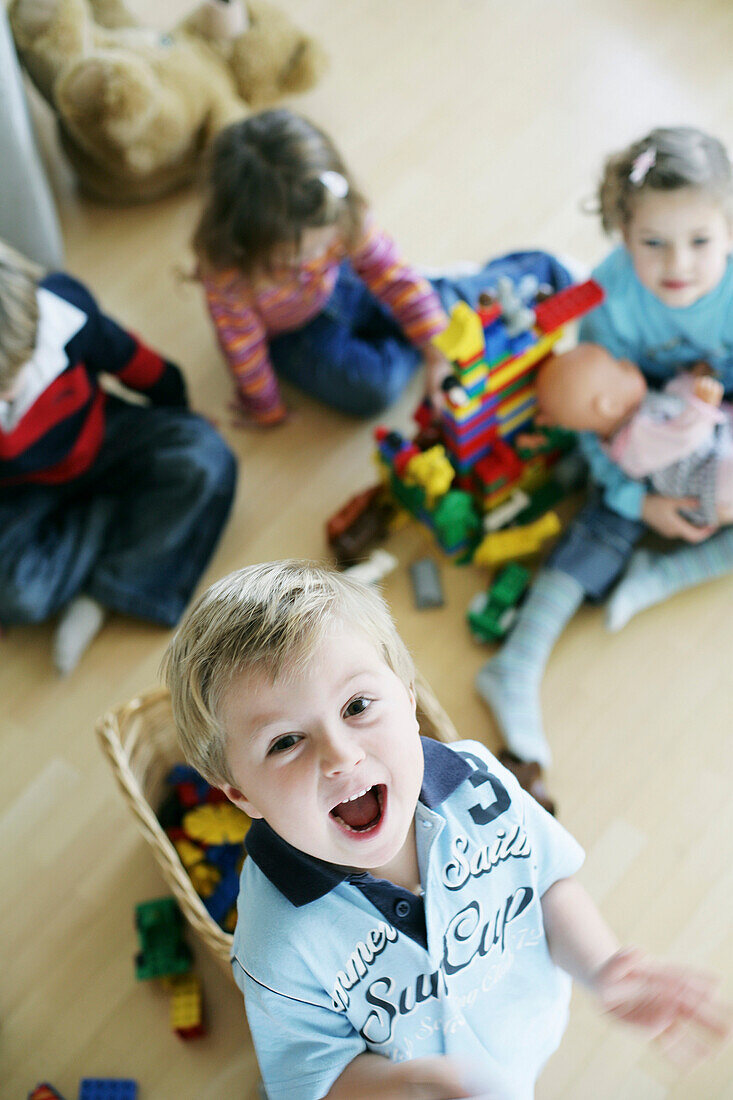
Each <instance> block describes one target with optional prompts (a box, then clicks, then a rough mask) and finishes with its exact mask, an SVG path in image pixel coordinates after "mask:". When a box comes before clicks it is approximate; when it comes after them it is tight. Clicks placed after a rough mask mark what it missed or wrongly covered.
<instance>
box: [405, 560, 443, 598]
mask: <svg viewBox="0 0 733 1100" xmlns="http://www.w3.org/2000/svg"><path fill="white" fill-rule="evenodd" d="M410 579H411V581H412V591H413V594H414V596H415V606H416V607H417V608H419V609H420V610H421V611H424V610H425V609H426V608H429V607H442V606H443V586H442V584H441V583H440V573H439V572H438V566H437V565H436V564H435V562H434V561H433V559H432V558H420V559H419V560H418V561H414V562H413V563H412V564H411V565H410Z"/></svg>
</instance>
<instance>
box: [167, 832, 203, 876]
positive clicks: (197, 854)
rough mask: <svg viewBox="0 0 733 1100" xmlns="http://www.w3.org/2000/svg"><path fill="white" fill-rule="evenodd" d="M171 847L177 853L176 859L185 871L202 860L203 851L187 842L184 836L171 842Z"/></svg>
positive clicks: (189, 841) (191, 842)
mask: <svg viewBox="0 0 733 1100" xmlns="http://www.w3.org/2000/svg"><path fill="white" fill-rule="evenodd" d="M173 847H174V848H175V850H176V851H177V852H178V858H179V859H180V861H181V863H182V864H183V866H184V867H185V868H186V870H187V871H190V870H191V868H192V867H193V866H194V865H195V864H196V863H200V862H201V860H202V859H203V858H204V850H203V848H200V847H199V846H198V844H194V843H193V841H191V840H188V839H187V838H186V837H185V836H184V837H181V838H180V840H174V841H173Z"/></svg>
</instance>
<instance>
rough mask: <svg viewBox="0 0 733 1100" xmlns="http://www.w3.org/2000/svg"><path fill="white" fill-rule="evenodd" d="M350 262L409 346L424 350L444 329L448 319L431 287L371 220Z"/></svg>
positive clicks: (368, 220)
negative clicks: (399, 329) (384, 306)
mask: <svg viewBox="0 0 733 1100" xmlns="http://www.w3.org/2000/svg"><path fill="white" fill-rule="evenodd" d="M349 258H350V260H351V263H352V265H353V268H354V270H355V271H356V272H357V274H358V275H360V277H361V278H362V279H363V280H364V282H365V283H366V285H367V286H368V287H369V289H370V290H371V292H372V294H374V296H375V297H376V298H378V299H379V300H380V302H383V303H384V305H386V306H387V307H388V308H389V309H390V310H391V311H392V313H393V314H394V316H395V319H396V320H397V323H398V324H399V325H400V327H401V328H402V331H403V332H404V334H405V336H406V337H407V338H408V340H409V341H410V343H412V344H414V345H415V346H416V347H418V348H423V347H425V346H426V345H427V344H429V343H430V341H431V339H432V338H433V336H437V335H438V333H440V332H442V331H443V329H444V328H445V327H446V325H447V324H448V317H447V315H446V313H445V310H444V309H443V307H442V305H441V304H440V299H439V298H438V296H437V294H436V293H435V291H434V290H433V288H432V287H431V285H430V283H429V282H428V281H427V279H425V278H424V277H423V276H422V275H420V274H419V272H418V271H417V270H416V269H415V268H414V267H412V266H411V265H410V264H408V263H407V262H406V260H404V259H403V257H402V256H401V255H400V252H399V250H398V248H397V245H396V244H395V242H394V241H393V240H392V238H391V237H389V236H388V235H387V234H386V233H385V232H384V231H383V230H382V229H379V228H378V227H377V226H376V225H375V224H374V222H373V220H372V219H371V218H369V217H368V218H367V219H366V221H365V225H364V235H363V236H362V237H361V239H360V240H359V242H358V243H357V245H356V247H355V248H354V250H353V251H352V252H351V253H350V256H349Z"/></svg>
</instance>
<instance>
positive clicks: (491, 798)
mask: <svg viewBox="0 0 733 1100" xmlns="http://www.w3.org/2000/svg"><path fill="white" fill-rule="evenodd" d="M165 666H166V671H167V679H168V683H169V685H170V688H171V693H172V698H173V709H174V714H175V718H176V724H177V727H178V730H179V734H180V737H181V742H182V745H183V749H184V752H185V755H186V758H187V759H188V761H189V762H190V763H191V764H193V765H194V766H195V767H196V768H197V769H198V770H199V771H200V772H201V773H202V774H203V775H204V776H205V777H206V778H207V779H208V780H209V781H210V782H212V783H215V784H217V785H218V786H221V787H222V788H223V790H224V791H225V793H226V794H227V796H228V797H229V798H230V799H231V801H232V802H233V803H234V804H235V805H237V806H240V807H241V808H242V809H243V810H244V811H245V812H246V813H247V814H249V816H250V817H252V818H253V819H254V820H253V825H252V827H251V829H250V833H249V836H248V838H247V849H248V852H249V858H248V859H247V860H245V863H244V867H243V870H242V878H241V886H240V895H239V919H238V923H237V928H236V932H235V936H234V949H233V954H232V966H233V970H234V976H235V979H236V981H237V983H238V985H239V986H240V988H241V989H242V992H243V993H244V996H245V1004H246V1010H247V1018H248V1021H249V1025H250V1030H251V1032H252V1037H253V1041H254V1044H255V1049H256V1051H257V1057H258V1060H259V1063H260V1068H261V1071H262V1076H263V1079H264V1083H265V1088H266V1091H267V1095H268V1098H269V1100H322V1098H324V1097H327V1098H328V1100H340V1098H346V1100H360V1098H364V1100H373V1098H374V1097H375V1096H379V1097H380V1100H409V1098H411V1097H416V1098H417V1097H420V1098H423V1100H449V1098H451V1097H465V1096H473V1095H475V1094H477V1093H480V1095H481V1096H482V1097H486V1098H487V1100H488V1098H491V1100H530V1098H531V1097H532V1096H533V1095H534V1083H535V1080H536V1078H537V1075H538V1074H539V1072H540V1070H541V1068H542V1066H543V1064H544V1062H545V1061H546V1059H547V1058H548V1057H549V1055H550V1054H551V1053H552V1051H553V1050H555V1049H556V1047H557V1046H558V1044H559V1042H560V1039H561V1036H562V1033H563V1030H564V1028H565V1024H566V1021H567V1012H568V1003H569V998H570V984H571V982H570V979H571V977H575V978H577V979H578V980H579V981H582V982H583V983H584V984H585V985H586V986H588V987H589V988H590V989H591V990H592V992H593V993H595V994H596V995H597V996H598V998H599V1000H600V1003H601V1006H602V1007H603V1008H604V1009H605V1010H607V1011H610V1012H613V1013H614V1014H615V1015H617V1016H619V1017H621V1018H624V1019H627V1020H629V1021H631V1022H634V1023H637V1024H640V1025H641V1026H643V1027H645V1028H646V1029H647V1030H648V1031H649V1033H650V1034H653V1035H657V1036H659V1038H660V1039H662V1041H663V1042H664V1043H665V1045H666V1046H667V1047H668V1048H672V1049H673V1050H676V1051H677V1052H678V1053H679V1052H684V1053H697V1046H698V1044H700V1049H701V1050H702V1048H703V1047H704V1043H702V1039H698V1038H697V1037H695V1040H694V1043H693V1045H692V1046H690V1029H689V1024H690V1022H691V1021H693V1022H695V1023H696V1024H698V1025H700V1027H701V1028H702V1035H705V1032H707V1036H710V1035H713V1034H716V1035H717V1034H723V1033H724V1032H725V1023H724V1019H723V1015H722V1013H721V1012H720V1010H719V1009H717V1008H716V1006H715V1004H714V1002H713V1000H712V986H713V983H712V981H711V980H710V979H709V978H708V977H707V976H703V975H699V974H694V973H692V972H688V971H686V970H681V969H679V968H676V969H673V968H670V967H666V966H662V965H660V964H657V963H654V962H652V961H650V960H648V959H646V958H645V957H644V956H643V955H642V954H641V953H640V952H638V951H635V950H629V949H627V950H619V945H618V942H617V940H616V938H615V937H614V935H613V933H612V932H611V931H610V929H609V928H608V926H607V925H606V924H605V922H604V921H603V919H602V917H601V916H600V914H599V913H598V911H597V909H596V908H595V906H594V905H593V903H592V902H591V900H590V898H589V897H588V895H587V894H586V893H585V891H584V890H583V889H582V887H580V886H579V885H578V884H577V883H576V882H575V881H574V880H573V879H572V877H571V876H572V875H573V874H574V872H575V871H576V870H577V869H578V867H579V866H580V864H581V862H582V859H583V853H582V850H581V848H580V847H579V845H578V844H577V843H576V842H575V841H574V840H573V839H572V837H571V836H570V835H569V834H568V833H567V832H566V831H565V829H564V828H563V827H562V826H561V825H560V824H558V822H556V821H555V820H554V819H553V818H551V817H550V816H549V815H548V814H546V813H545V811H544V810H542V809H541V808H540V807H539V806H538V805H537V804H536V803H535V802H534V801H533V800H532V799H531V798H530V797H529V796H528V795H527V794H526V793H525V792H524V791H523V790H522V789H521V788H520V787H519V786H518V784H517V783H516V781H515V779H514V778H513V776H512V775H511V774H510V773H509V772H507V771H506V770H505V769H504V768H502V766H501V765H500V764H499V763H498V761H497V760H495V758H494V757H493V756H492V755H491V753H490V752H488V750H487V749H486V748H485V747H484V746H483V745H481V744H479V743H478V742H458V743H456V744H454V745H451V746H447V745H444V744H440V743H438V742H434V741H430V740H427V739H426V740H423V739H421V737H420V731H419V727H418V721H417V717H416V703H415V695H414V691H413V686H412V685H413V681H414V667H413V664H412V660H411V658H410V656H409V654H408V652H407V650H406V648H405V646H404V644H403V643H402V641H401V639H400V638H399V636H398V635H397V632H396V630H395V628H394V625H393V623H392V620H391V618H390V616H389V613H388V611H387V608H386V605H385V604H384V601H383V600H382V599H381V597H380V596H379V595H378V594H377V593H375V592H374V591H373V590H372V589H369V588H367V587H365V586H363V585H361V584H359V583H358V582H355V581H352V580H350V579H349V578H348V577H346V576H343V575H340V574H337V573H333V572H330V571H328V570H325V569H322V568H319V567H317V566H314V565H311V564H308V563H301V562H275V563H270V564H266V565H259V566H251V567H249V568H246V569H243V570H240V571H239V572H237V573H233V574H231V575H230V576H229V577H226V578H225V579H224V580H222V581H220V582H219V583H218V584H215V585H213V586H212V587H211V588H210V589H209V590H208V592H206V593H204V595H203V596H202V597H201V599H200V600H199V601H198V603H197V604H196V605H195V606H194V607H193V608H192V610H191V611H190V612H189V614H188V616H187V617H186V619H185V621H184V623H183V624H182V626H181V628H180V629H179V631H178V633H177V635H176V637H175V638H174V640H173V642H172V644H171V647H170V649H169V651H168V653H167V655H166V662H165ZM707 1036H706V1037H707Z"/></svg>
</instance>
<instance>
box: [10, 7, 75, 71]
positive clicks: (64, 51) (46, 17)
mask: <svg viewBox="0 0 733 1100" xmlns="http://www.w3.org/2000/svg"><path fill="white" fill-rule="evenodd" d="M88 15H89V13H88V11H87V8H86V5H85V3H84V0H14V2H13V3H11V5H10V6H9V8H8V18H9V20H10V26H11V28H12V31H13V37H14V38H15V41H16V43H17V45H18V47H19V48H20V49H28V48H29V47H32V46H33V45H35V44H36V43H37V41H38V39H39V38H44V36H45V37H47V38H48V39H52V40H53V41H47V42H45V43H44V45H45V47H46V48H47V49H48V48H49V47H51V46H53V47H55V52H57V53H58V54H59V56H63V57H70V56H73V55H74V54H78V53H80V52H81V50H82V49H83V48H84V47H85V46H86V45H88V44H89V41H90V39H89V34H90V28H89V18H88Z"/></svg>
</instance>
